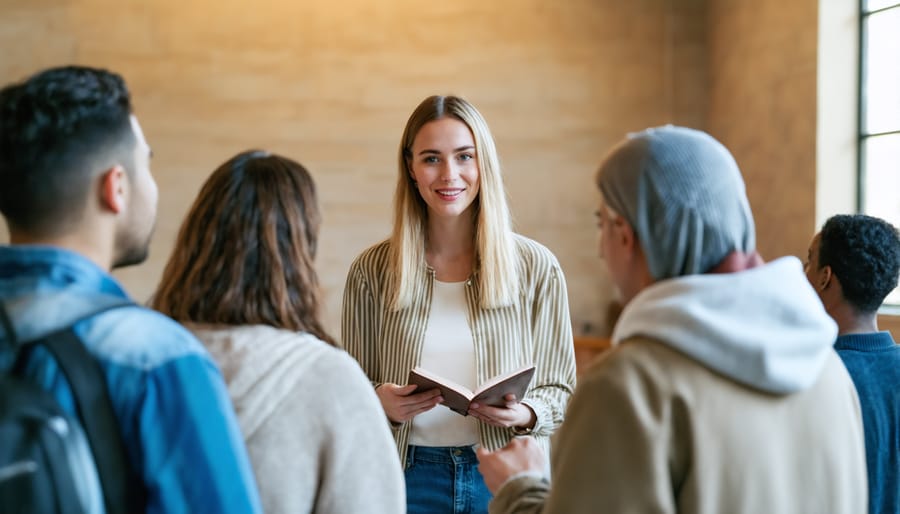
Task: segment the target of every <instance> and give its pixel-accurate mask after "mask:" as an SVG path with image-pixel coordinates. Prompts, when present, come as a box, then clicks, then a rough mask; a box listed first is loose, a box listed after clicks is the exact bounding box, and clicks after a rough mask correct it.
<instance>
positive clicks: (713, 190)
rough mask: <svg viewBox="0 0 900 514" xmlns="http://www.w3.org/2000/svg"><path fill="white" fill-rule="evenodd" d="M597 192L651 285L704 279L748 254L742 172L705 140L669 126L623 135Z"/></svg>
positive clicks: (751, 235) (751, 242)
mask: <svg viewBox="0 0 900 514" xmlns="http://www.w3.org/2000/svg"><path fill="white" fill-rule="evenodd" d="M597 185H598V187H599V188H600V191H601V193H602V194H603V197H604V199H605V200H606V203H607V204H608V205H609V207H610V208H612V209H613V210H614V211H616V212H617V213H618V214H620V215H621V216H623V217H624V218H625V220H626V221H628V224H629V225H631V227H632V228H633V229H634V231H635V232H636V235H637V239H638V241H639V242H640V245H641V248H642V249H643V251H644V255H645V257H646V258H647V266H648V267H649V269H650V273H651V275H652V276H653V277H654V278H655V279H657V280H662V279H666V278H672V277H680V276H684V275H696V274H699V273H705V272H707V271H709V270H710V269H711V268H713V267H714V266H716V265H717V264H719V263H720V262H721V261H722V260H723V259H724V258H725V257H726V256H727V255H728V254H730V253H731V252H734V251H738V252H741V253H744V254H748V253H751V252H753V251H754V250H755V244H756V234H755V231H754V227H753V217H752V216H751V214H750V204H749V202H748V201H747V195H746V192H745V190H744V181H743V180H742V179H741V172H740V170H739V169H738V166H737V163H736V162H734V158H732V156H731V154H730V153H729V152H728V150H726V149H725V147H724V146H722V145H721V144H720V143H719V142H718V141H716V140H715V139H713V138H712V136H710V135H709V134H706V133H704V132H700V131H698V130H692V129H688V128H683V127H674V126H671V125H669V126H665V127H659V128H651V129H647V130H645V131H643V132H639V133H636V134H630V135H629V136H628V138H627V139H626V140H625V141H623V142H622V143H621V144H619V145H618V146H616V147H615V148H613V150H612V152H611V153H610V155H609V158H607V159H606V160H605V162H604V163H603V166H602V167H601V168H600V172H599V173H598V184H597Z"/></svg>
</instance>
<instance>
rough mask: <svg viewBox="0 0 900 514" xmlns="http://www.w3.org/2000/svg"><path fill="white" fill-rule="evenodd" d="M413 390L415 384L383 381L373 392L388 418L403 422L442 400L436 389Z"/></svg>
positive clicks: (392, 420) (431, 407) (395, 421)
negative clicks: (416, 391)
mask: <svg viewBox="0 0 900 514" xmlns="http://www.w3.org/2000/svg"><path fill="white" fill-rule="evenodd" d="M415 390H416V385H415V384H410V385H405V386H400V385H397V384H390V383H384V384H381V385H379V386H378V387H377V388H376V389H375V394H376V395H378V399H379V400H381V406H382V407H384V412H385V414H387V417H388V419H389V420H391V422H393V423H403V422H405V421H409V420H411V419H413V418H414V417H416V416H418V415H419V414H422V413H423V412H426V411H429V410H431V409H433V408H434V407H435V405H437V404H439V403H441V402H443V401H444V398H443V397H442V396H441V391H440V390H438V389H430V390H428V391H420V392H418V393H414V392H413V391H415Z"/></svg>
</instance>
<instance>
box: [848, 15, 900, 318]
mask: <svg viewBox="0 0 900 514" xmlns="http://www.w3.org/2000/svg"><path fill="white" fill-rule="evenodd" d="M860 4H861V9H862V12H861V15H860V61H859V62H860V74H859V77H860V78H859V80H860V82H859V91H860V104H859V189H858V191H859V193H858V194H859V198H858V199H857V200H858V205H859V211H860V212H862V213H865V214H869V215H871V216H877V217H879V218H883V219H885V220H887V221H888V222H890V223H891V224H893V225H894V226H895V227H900V1H897V0H860ZM885 304H888V305H892V306H896V307H900V287H898V288H897V289H895V290H894V292H893V293H891V294H890V295H888V297H887V299H886V300H885Z"/></svg>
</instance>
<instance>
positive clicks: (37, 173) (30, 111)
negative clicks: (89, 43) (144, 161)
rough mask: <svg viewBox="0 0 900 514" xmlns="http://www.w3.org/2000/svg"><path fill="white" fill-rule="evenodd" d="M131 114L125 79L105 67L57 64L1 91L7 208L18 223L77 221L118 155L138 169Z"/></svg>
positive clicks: (0, 197) (53, 226)
mask: <svg viewBox="0 0 900 514" xmlns="http://www.w3.org/2000/svg"><path fill="white" fill-rule="evenodd" d="M131 112H132V107H131V96H130V94H129V92H128V88H127V87H126V85H125V81H124V80H123V79H122V77H121V76H119V75H118V74H116V73H112V72H110V71H107V70H102V69H96V68H89V67H83V66H64V67H58V68H51V69H48V70H45V71H42V72H39V73H37V74H35V75H33V76H31V77H30V78H28V79H26V80H25V81H23V82H20V83H17V84H12V85H9V86H7V87H5V88H3V89H2V90H0V213H2V214H3V215H4V216H5V217H6V219H7V222H8V223H9V224H10V226H11V227H15V228H18V229H20V230H25V231H28V232H31V233H36V234H47V233H55V232H57V231H58V230H59V229H60V227H62V226H64V225H65V223H66V222H67V221H69V222H71V221H75V220H77V218H78V216H79V214H80V213H81V212H82V211H83V209H84V206H85V205H86V201H87V198H88V194H89V189H90V187H91V183H92V179H93V177H94V174H95V172H97V171H101V169H98V168H97V167H98V166H109V165H110V164H111V162H109V157H110V156H113V157H115V158H116V159H118V161H119V163H120V164H122V165H123V166H124V167H126V168H127V169H128V170H131V169H132V168H133V153H132V152H133V150H134V144H135V142H136V138H135V135H134V131H133V130H132V128H131V121H130V119H129V118H130V116H131ZM110 152H118V153H115V154H113V153H110ZM123 161H124V162H123ZM73 218H74V219H73Z"/></svg>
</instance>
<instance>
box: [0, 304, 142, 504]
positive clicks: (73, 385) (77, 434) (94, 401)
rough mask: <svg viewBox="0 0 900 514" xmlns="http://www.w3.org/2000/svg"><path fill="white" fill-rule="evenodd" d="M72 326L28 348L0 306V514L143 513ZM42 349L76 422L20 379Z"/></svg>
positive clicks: (100, 383) (94, 369)
mask: <svg viewBox="0 0 900 514" xmlns="http://www.w3.org/2000/svg"><path fill="white" fill-rule="evenodd" d="M124 305H133V304H132V303H118V304H115V305H111V306H107V307H104V308H102V309H98V310H96V311H94V312H92V313H91V314H89V315H87V316H84V317H83V318H80V319H79V320H77V321H75V322H73V323H72V324H71V325H69V326H67V327H65V328H62V329H60V330H57V331H55V332H53V333H51V334H48V335H45V336H42V337H40V338H37V339H35V340H32V341H24V342H20V341H18V340H17V338H16V333H15V330H14V328H13V325H12V322H11V320H10V318H9V315H8V314H7V312H6V309H5V307H4V306H3V305H2V303H0V326H2V327H3V328H4V329H5V331H6V333H7V335H8V339H9V340H10V341H11V348H12V349H13V351H14V352H15V357H14V361H13V362H14V364H13V365H12V367H11V368H10V369H9V370H8V371H5V372H3V373H2V374H0V441H2V444H0V512H3V513H9V514H17V513H23V514H24V513H60V514H63V513H65V514H68V513H79V514H81V513H104V512H105V513H107V514H118V513H126V512H141V511H143V510H144V509H145V504H144V497H143V485H142V482H141V481H140V480H138V479H137V475H136V474H135V473H134V470H133V469H132V467H131V465H130V463H129V461H128V457H127V454H126V451H125V444H124V442H123V441H122V435H121V431H120V430H119V426H118V422H117V420H116V417H115V413H114V412H113V409H112V402H111V401H110V397H109V392H108V390H107V387H106V380H105V378H104V375H103V371H102V369H101V368H100V365H99V363H97V361H96V360H94V358H93V357H92V356H91V355H90V353H88V351H87V349H86V348H85V347H84V344H83V343H82V342H81V340H80V339H79V338H78V336H77V335H76V334H75V331H74V330H73V326H74V325H75V324H76V323H78V322H79V321H82V320H84V319H87V318H90V317H92V316H95V315H97V314H99V313H101V312H104V311H106V310H109V309H112V308H116V307H122V306H124ZM38 346H43V347H44V348H45V349H46V350H47V351H49V352H50V354H51V355H52V356H53V358H54V359H55V360H56V362H57V364H58V365H59V368H60V370H61V371H62V373H63V375H64V376H65V378H66V380H67V382H68V383H69V387H70V389H71V391H72V397H73V398H74V400H75V405H76V409H77V412H78V415H77V417H73V416H70V415H69V414H67V413H66V411H65V410H64V409H63V408H62V407H61V406H60V405H59V402H58V401H57V400H56V398H55V397H54V396H53V395H52V394H51V393H50V392H48V391H46V390H45V389H43V388H42V387H41V386H39V385H38V384H36V383H34V382H33V381H31V380H29V378H28V377H26V376H25V373H24V371H25V368H26V365H27V363H28V359H29V356H30V355H31V352H32V351H33V350H34V349H35V348H36V347H38Z"/></svg>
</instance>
